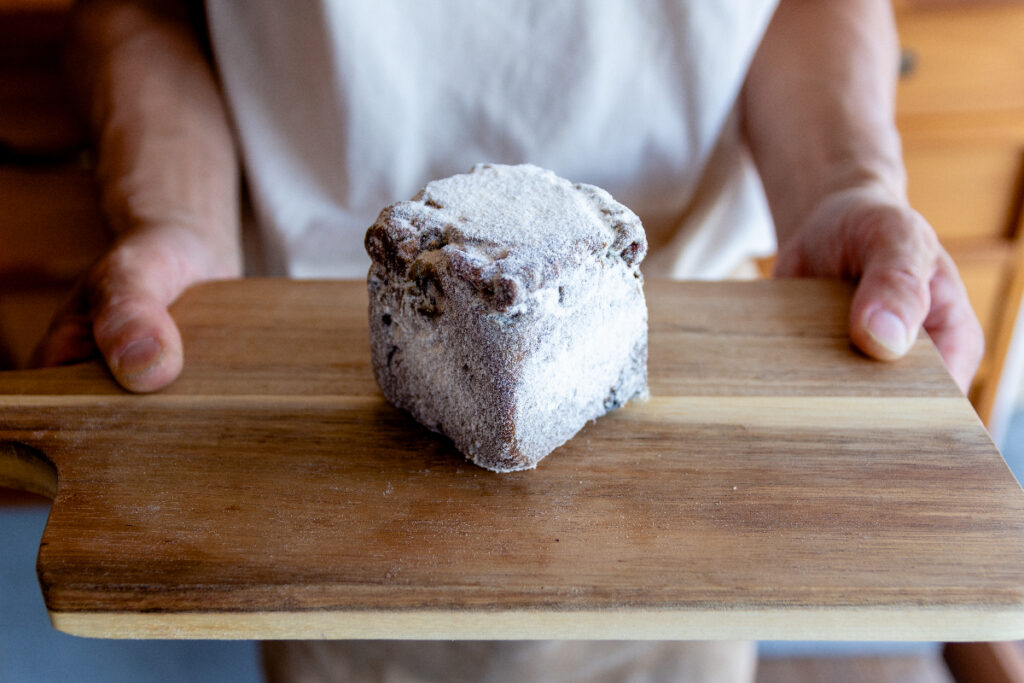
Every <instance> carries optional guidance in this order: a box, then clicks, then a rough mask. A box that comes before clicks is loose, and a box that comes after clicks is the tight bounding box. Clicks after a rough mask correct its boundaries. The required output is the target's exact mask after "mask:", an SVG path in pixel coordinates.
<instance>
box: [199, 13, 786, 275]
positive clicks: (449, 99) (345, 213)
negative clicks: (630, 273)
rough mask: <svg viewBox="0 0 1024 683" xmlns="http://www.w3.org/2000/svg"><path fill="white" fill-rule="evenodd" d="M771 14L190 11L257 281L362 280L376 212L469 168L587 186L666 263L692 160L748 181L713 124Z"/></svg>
mask: <svg viewBox="0 0 1024 683" xmlns="http://www.w3.org/2000/svg"><path fill="white" fill-rule="evenodd" d="M774 4H775V3H774V0H757V1H755V0H716V2H704V1H700V0H692V1H687V0H664V1H660V2H659V1H654V0H650V1H638V0H593V1H591V2H586V1H579V2H550V1H549V0H494V1H491V2H485V3H467V2H452V1H450V0H420V1H417V2H411V1H410V2H406V1H403V0H375V2H372V3H370V2H342V1H339V2H330V1H328V0H324V1H314V0H308V1H303V2H296V3H281V2H277V1H276V0H254V1H253V2H245V3H237V2H232V1H231V0H209V2H208V18H209V22H210V29H211V37H212V41H213V47H214V52H215V55H216V57H217V62H218V68H219V72H220V75H221V78H222V80H223V83H224V88H225V94H226V98H227V100H228V103H229V106H230V109H231V112H232V116H233V118H234V121H235V125H236V127H237V129H238V132H239V136H240V141H241V147H242V151H243V156H244V159H245V164H246V173H247V179H248V182H249V184H250V188H251V194H252V196H253V199H254V206H255V208H256V214H257V218H258V220H259V223H260V225H261V226H262V229H263V231H264V242H265V251H266V253H267V255H268V265H269V270H270V272H272V273H276V274H287V275H292V276H300V277H301V276H330V277H361V276H363V275H365V273H366V268H367V266H368V263H369V261H368V258H367V257H366V254H365V252H364V250H363V247H362V240H363V234H364V232H365V230H366V228H367V227H368V226H369V225H370V224H371V223H372V222H373V220H374V218H375V217H376V215H377V213H378V212H379V211H380V210H381V209H382V208H383V207H384V206H385V205H387V204H390V203H392V202H395V201H399V200H403V199H408V198H409V197H411V196H412V195H413V194H415V193H416V192H417V191H418V190H419V189H420V188H422V187H423V185H425V184H426V183H427V182H428V181H429V180H432V179H435V178H439V177H444V176H448V175H451V174H453V173H459V172H465V171H468V170H469V169H470V167H472V166H473V165H474V164H476V163H479V162H494V163H523V162H528V163H532V164H536V165H538V166H543V167H546V168H550V169H552V170H554V171H555V172H556V173H557V174H559V175H561V176H563V177H566V178H568V179H570V180H572V181H574V182H586V183H591V184H594V185H598V186H600V187H603V188H605V189H607V190H608V191H609V192H611V193H612V195H613V196H615V198H616V199H618V200H619V201H621V202H623V203H624V204H626V205H627V206H629V207H630V208H632V209H633V210H634V211H636V212H637V213H638V214H639V215H640V217H641V219H642V220H643V221H644V225H645V227H646V229H647V231H648V236H649V239H650V242H651V244H652V247H653V250H652V254H655V253H657V250H658V249H659V247H660V248H663V249H664V250H672V249H675V250H676V251H678V250H679V249H680V248H682V247H681V245H680V240H679V238H678V235H676V230H677V227H678V226H679V224H680V221H681V220H683V219H684V218H685V217H686V216H687V215H691V214H693V213H694V204H695V202H697V201H699V200H700V199H701V197H698V196H697V194H698V188H701V187H703V188H704V189H703V190H702V192H704V193H705V194H709V196H710V195H713V194H714V193H715V192H716V190H715V189H714V188H710V189H709V188H708V187H707V180H706V176H707V170H708V165H709V162H714V160H715V159H718V158H720V157H724V158H725V159H726V161H725V162H723V163H726V164H731V165H732V166H735V169H732V170H728V172H727V173H726V174H725V175H726V176H728V177H730V178H731V177H733V176H736V178H739V177H740V176H739V174H742V173H743V172H747V173H748V175H749V168H747V170H746V171H744V170H743V168H746V167H749V160H746V159H745V157H743V155H742V154H741V153H735V152H734V151H733V149H732V148H734V147H735V148H738V147H739V146H741V142H740V136H739V134H738V131H736V130H735V128H736V127H735V125H734V117H733V116H732V114H733V112H734V109H735V103H736V99H737V96H738V92H739V89H740V87H741V86H742V82H743V79H744V76H745V74H746V71H747V68H748V65H749V62H750V59H751V57H752V55H753V52H754V50H755V49H756V47H757V45H758V43H759V41H760V38H761V36H762V34H763V32H764V29H765V26H766V24H767V21H768V19H769V18H770V15H771V12H772V10H773V8H774ZM723 131H724V133H723ZM723 135H725V136H726V138H725V143H722V140H723ZM723 144H724V145H725V147H727V148H729V149H726V150H724V152H723V149H722V147H723ZM716 145H717V147H716ZM744 165H745V166H744ZM741 167H743V168H741ZM727 182H731V183H732V185H733V186H735V187H737V188H739V190H738V192H739V194H744V193H747V194H749V193H750V192H751V191H756V190H757V188H756V187H753V186H751V187H750V188H748V187H747V186H749V185H751V184H750V182H749V179H747V181H743V180H738V181H737V180H735V179H733V180H728V181H727ZM702 183H703V185H702ZM737 183H738V184H737ZM754 185H756V183H754ZM745 188H746V189H745ZM734 190H735V188H734ZM726 194H728V192H726ZM734 194H735V192H734ZM705 199H706V198H705ZM716 201H717V200H716ZM730 201H737V200H736V199H735V198H733V199H731V200H730ZM743 201H746V200H744V199H742V198H741V199H740V200H739V202H740V204H742V202H743ZM698 213H699V212H698ZM730 220H732V221H735V220H736V219H730ZM758 220H762V221H763V216H761V217H758ZM726 222H728V221H726ZM715 229H716V230H719V231H721V230H722V229H723V228H721V227H716V228H715ZM733 237H735V236H732V237H730V239H732V238H733ZM683 241H684V242H686V243H687V244H691V245H692V244H693V243H694V240H693V239H691V238H687V239H686V240H683ZM704 241H706V240H704ZM697 242H701V240H697ZM711 242H712V246H714V245H718V246H715V248H716V249H719V250H720V249H721V248H722V245H723V244H727V243H728V242H729V240H727V239H714V240H712V241H711ZM719 243H721V244H719ZM677 256H678V255H675V254H672V255H670V256H669V257H668V258H667V259H666V258H665V257H664V256H663V257H662V261H665V262H666V263H667V265H663V266H662V269H663V270H667V271H672V270H677V271H678V270H679V268H678V267H676V266H678V263H679V259H678V257H677ZM709 258H710V257H709ZM691 260H693V259H691ZM696 261H697V262H700V263H704V262H706V261H707V259H706V258H704V257H701V258H698V259H696ZM718 267H719V268H721V267H724V266H718ZM688 268H689V270H690V271H694V272H693V273H691V274H696V275H708V274H713V273H701V272H697V271H700V270H701V267H696V266H693V265H691V266H688ZM676 274H679V273H676Z"/></svg>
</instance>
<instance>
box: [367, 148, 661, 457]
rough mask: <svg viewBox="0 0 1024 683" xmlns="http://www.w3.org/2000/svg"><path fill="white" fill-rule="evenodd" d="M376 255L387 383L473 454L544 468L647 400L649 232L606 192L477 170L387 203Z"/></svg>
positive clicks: (375, 294)
mask: <svg viewBox="0 0 1024 683" xmlns="http://www.w3.org/2000/svg"><path fill="white" fill-rule="evenodd" d="M366 250H367V252H368V253H369V254H370V257H371V259H372V265H371V268H370V272H369V276H368V287H369V294H370V310H369V317H370V340H371V359H372V363H373V369H374V373H375V375H376V378H377V382H378V384H379V385H380V387H381V390H382V391H383V393H384V395H385V397H386V398H387V399H388V400H389V401H390V402H391V403H393V404H394V405H396V406H398V407H399V408H402V409H404V410H406V411H408V412H409V413H410V414H412V415H413V417H415V418H416V420H418V421H419V422H420V423H422V424H423V425H425V426H426V427H427V428H429V429H431V430H434V431H437V432H440V433H443V434H445V435H447V436H448V437H449V438H451V440H452V441H453V442H454V443H455V446H456V447H457V448H458V449H459V450H460V451H462V453H464V454H465V455H466V457H467V458H468V459H470V460H471V461H472V462H474V463H476V464H478V465H480V466H482V467H485V468H487V469H491V470H495V471H499V472H509V471H515V470H522V469H529V468H532V467H536V465H537V463H538V462H539V461H540V460H541V458H543V457H544V456H546V455H547V454H548V453H550V452H551V451H552V450H553V449H554V448H556V447H557V446H559V445H561V444H562V443H564V442H565V441H566V440H568V439H569V438H571V437H572V436H573V435H574V434H575V433H576V432H577V431H579V429H580V428H582V427H583V425H584V424H586V422H587V421H588V420H592V419H595V418H596V417H598V416H599V415H602V414H604V413H605V412H607V411H608V410H612V409H614V408H617V407H618V406H620V405H622V404H624V403H625V402H626V401H628V400H629V399H631V398H634V397H637V396H646V394H647V370H646V367H647V309H646V304H645V302H644V297H643V278H642V275H641V274H640V270H639V264H640V262H641V261H642V259H643V257H644V255H645V253H646V250H647V242H646V237H645V235H644V232H643V227H642V226H641V224H640V220H639V219H638V218H637V217H636V215H635V214H633V212H631V211H630V210H629V209H627V208H626V207H624V206H622V205H621V204H619V203H618V202H615V200H614V199H612V197H611V196H610V195H609V194H608V193H607V192H605V191H604V190H601V189H600V188H597V187H594V186H590V185H582V184H576V185H573V184H572V183H570V182H569V181H567V180H564V179H561V178H558V177H557V176H555V175H554V174H553V173H551V172H550V171H545V170H543V169H540V168H537V167H535V166H529V165H522V166H499V165H481V166H477V167H474V169H473V170H472V171H471V172H470V173H468V174H463V175H458V176H452V177H451V178H446V179H443V180H439V181H434V182H432V183H429V184H428V185H427V187H426V188H424V190H423V191H422V192H420V193H419V194H418V195H416V197H414V198H413V199H412V200H409V201H406V202H398V203H397V204H393V205H391V206H389V207H386V208H385V209H384V210H383V211H381V213H380V216H379V217H378V218H377V221H376V222H375V223H374V224H373V225H372V226H371V227H370V228H369V230H368V231H367V234H366Z"/></svg>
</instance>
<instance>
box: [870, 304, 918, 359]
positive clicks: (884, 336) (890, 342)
mask: <svg viewBox="0 0 1024 683" xmlns="http://www.w3.org/2000/svg"><path fill="white" fill-rule="evenodd" d="M868 334H870V335H871V338H872V339H874V340H875V341H876V342H877V343H878V344H879V345H881V346H882V347H884V348H885V349H886V350H887V351H889V352H890V353H892V354H893V355H896V356H902V355H903V354H905V353H906V352H907V350H908V349H909V348H910V339H909V335H908V334H907V326H906V325H904V324H903V320H902V319H900V317H899V316H897V315H896V314H895V313H893V312H892V311H887V310H884V309H882V310H878V311H875V312H874V313H872V314H871V317H870V318H869V319H868Z"/></svg>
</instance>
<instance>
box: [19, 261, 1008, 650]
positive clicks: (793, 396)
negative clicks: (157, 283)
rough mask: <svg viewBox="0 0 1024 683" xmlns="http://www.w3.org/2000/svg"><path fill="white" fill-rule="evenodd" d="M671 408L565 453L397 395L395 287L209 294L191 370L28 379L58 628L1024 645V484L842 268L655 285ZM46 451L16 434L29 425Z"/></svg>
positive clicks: (312, 285)
mask: <svg viewBox="0 0 1024 683" xmlns="http://www.w3.org/2000/svg"><path fill="white" fill-rule="evenodd" d="M647 294H648V303H649V307H650V321H651V328H650V380H651V392H652V398H651V400H650V401H649V402H648V403H645V404H631V405H629V406H628V407H626V408H625V409H622V410H620V411H618V412H616V413H614V414H612V415H609V416H606V417H604V418H601V419H599V420H598V421H597V422H596V423H592V424H590V425H588V426H587V427H586V428H584V429H583V431H582V432H581V433H580V434H578V435H577V436H576V437H575V438H574V439H572V440H571V441H570V442H569V443H568V444H566V445H565V446H563V447H562V448H560V449H558V450H557V451H555V452H554V453H553V454H552V455H551V456H549V457H548V458H547V459H545V460H544V461H542V463H541V464H540V467H539V468H538V469H537V470H535V471H530V472H520V473H515V474H504V475H500V474H494V473H491V472H488V471H485V470H482V469H479V468H477V467H475V466H473V465H471V464H469V463H467V462H466V461H464V460H463V458H462V457H461V456H460V455H459V454H458V453H457V452H455V451H454V450H453V448H452V447H451V446H450V444H449V443H447V442H446V441H445V440H444V439H442V438H439V437H437V436H434V435H432V434H430V433H428V432H427V431H426V430H424V429H422V428H421V427H419V426H418V425H417V424H415V423H414V422H413V421H411V419H409V418H408V417H406V416H405V415H404V414H403V413H401V412H399V411H397V410H395V409H394V408H392V407H391V406H390V405H388V404H387V403H386V402H385V401H384V400H383V398H382V397H381V395H380V393H379V391H378V389H377V386H376V384H375V382H374V380H373V376H372V374H371V371H370V367H369V351H368V340H367V325H366V320H365V316H366V294H365V285H364V284H363V283H357V282H292V281H275V280H265V281H261V280H248V281H242V282H224V283H213V284H207V285H204V286H201V287H198V288H195V289H193V290H190V291H189V292H187V293H186V294H185V295H184V296H183V297H182V299H181V300H180V301H179V302H178V303H177V304H176V305H175V307H174V311H173V312H174V315H175V317H176V319H177V320H178V321H179V323H180V325H181V328H182V332H183V335H184V339H185V344H186V353H187V361H186V369H185V372H184V374H183V376H182V377H181V379H180V380H179V381H178V382H177V383H175V384H174V385H173V386H172V387H170V388H169V389H168V390H166V391H163V392H161V393H158V394H155V395H148V396H133V395H128V394H125V393H123V392H122V391H121V390H119V389H118V388H117V387H116V386H115V385H114V384H113V382H112V381H111V380H110V379H109V377H108V376H107V374H106V372H105V370H104V369H103V368H102V366H100V365H98V364H86V365H80V366H74V367H66V368H58V369H51V370H42V371H31V372H13V373H0V443H2V444H3V445H0V481H6V482H7V483H8V484H14V485H16V486H19V487H21V488H27V489H34V490H39V491H43V492H47V493H49V494H50V495H51V496H53V497H54V502H53V509H52V512H51V515H50V519H49V522H48V524H47V527H46V531H45V532H44V534H43V539H42V543H41V547H40V551H39V559H38V571H39V578H40V583H41V586H42V590H43V594H44V597H45V601H46V606H47V608H48V610H49V611H50V614H51V617H52V620H53V623H54V625H55V626H56V627H57V628H58V629H62V630H65V631H68V632H71V633H75V634H80V635H88V636H103V637H132V638H136V637H142V638H149V637H159V638H177V637H181V638H292V637H333V638H445V639H447V638H637V639H639V638H680V639H703V638H772V639H781V638H800V639H887V640H888V639H914V640H945V641H952V640H990V639H991V640H995V639H1011V638H1021V637H1024V493H1022V492H1021V490H1020V487H1019V486H1018V485H1017V484H1016V483H1015V481H1014V480H1013V478H1012V476H1011V475H1010V472H1009V471H1008V469H1007V468H1006V465H1005V464H1004V463H1003V460H1002V458H1001V457H1000V455H999V453H998V452H997V451H996V449H995V448H994V447H993V445H992V443H991V441H990V440H989V438H988V436H987V435H986V432H985V430H984V428H983V427H982V425H981V423H980V422H979V421H978V419H977V418H976V416H975V415H974V413H973V411H972V410H971V408H970V406H969V404H968V403H967V401H966V400H965V399H964V398H963V397H962V396H961V395H960V394H959V393H958V391H957V389H956V387H955V386H954V384H953V382H952V380H951V379H950V378H949V377H948V375H947V374H946V372H945V370H944V368H943V366H942V364H941V361H940V359H939V357H938V355H937V353H936V351H935V349H934V347H933V346H932V344H931V342H930V341H928V340H927V339H926V338H922V339H921V340H920V341H919V342H918V343H917V344H916V346H915V347H914V348H913V350H912V351H911V353H910V354H909V356H908V357H906V358H905V359H903V360H901V361H899V362H896V363H891V364H887V363H879V362H876V361H872V360H869V359H867V358H865V357H863V356H861V355H860V354H858V353H857V352H856V351H854V350H853V349H852V348H851V347H850V345H849V342H848V341H847V337H846V318H847V315H848V300H849V289H848V288H847V287H846V286H845V285H842V284H840V283H835V282H827V281H811V280H800V281H770V282H757V283H732V284H729V283H725V284H723V283H715V284H702V283H667V282H648V285H647ZM15 444H17V445H15Z"/></svg>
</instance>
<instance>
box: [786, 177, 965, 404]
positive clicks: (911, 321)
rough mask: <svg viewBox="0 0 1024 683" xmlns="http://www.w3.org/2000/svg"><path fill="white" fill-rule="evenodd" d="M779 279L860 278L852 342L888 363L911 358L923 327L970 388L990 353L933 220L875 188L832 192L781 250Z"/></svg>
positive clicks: (958, 380)
mask: <svg viewBox="0 0 1024 683" xmlns="http://www.w3.org/2000/svg"><path fill="white" fill-rule="evenodd" d="M775 274H776V275H777V276H781V277H791V276H831V277H834V276H840V277H845V278H848V279H852V280H855V281H857V283H858V284H857V288H856V291H855V293H854V297H853V302H852V304H851V309H850V338H851V340H852V341H853V343H854V344H856V346H857V347H858V348H860V349H861V350H862V351H863V352H864V353H866V354H867V355H869V356H872V357H874V358H878V359H881V360H893V359H896V358H899V357H901V356H903V355H904V354H905V353H906V352H907V351H908V350H909V349H910V347H911V345H912V344H913V343H914V341H915V339H916V338H917V333H918V330H919V329H920V328H921V326H922V325H923V326H924V329H925V330H926V331H927V332H928V334H929V335H931V338H932V341H933V342H934V343H935V346H936V347H937V348H938V350H939V354H940V355H941V356H942V358H943V360H944V361H945V363H946V366H947V367H948V369H949V372H950V374H952V376H953V379H954V380H956V383H957V385H958V386H959V387H960V389H961V390H962V391H965V392H966V390H967V388H968V386H969V385H970V382H971V378H972V377H973V376H974V373H975V372H976V371H977V369H978V364H979V363H980V361H981V356H982V353H983V351H984V337H983V335H982V331H981V325H980V324H979V323H978V318H977V316H976V315H975V314H974V311H973V310H972V309H971V305H970V302H969V301H968V299H967V290H966V289H965V287H964V284H963V281H962V280H961V279H960V275H959V273H958V272H957V269H956V266H955V265H954V263H953V260H952V258H950V256H949V254H947V253H946V251H945V250H944V249H943V248H942V246H941V245H940V244H939V240H938V238H937V237H936V235H935V231H934V230H933V229H932V227H931V226H930V225H929V224H928V222H927V221H925V219H924V218H923V217H922V216H921V215H920V214H918V213H917V212H916V211H914V210H912V209H911V208H910V207H909V206H907V205H906V204H905V203H904V202H902V201H900V200H898V199H896V198H893V197H891V196H888V195H887V194H886V193H885V192H883V191H881V190H877V189H874V188H853V189H849V190H845V191H842V192H837V193H834V194H831V195H829V196H828V197H827V198H826V199H825V200H824V201H822V202H821V203H820V204H819V205H818V207H817V208H816V210H814V211H813V212H812V213H811V214H810V217H809V218H808V220H806V221H805V222H804V224H803V225H802V226H801V227H800V228H799V229H798V230H797V232H796V233H795V234H794V235H793V236H792V237H791V238H790V239H789V240H788V241H787V242H786V243H785V244H783V245H781V247H780V250H779V258H778V262H777V264H776V267H775Z"/></svg>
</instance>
